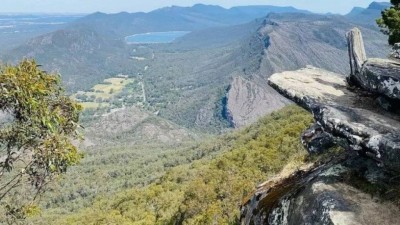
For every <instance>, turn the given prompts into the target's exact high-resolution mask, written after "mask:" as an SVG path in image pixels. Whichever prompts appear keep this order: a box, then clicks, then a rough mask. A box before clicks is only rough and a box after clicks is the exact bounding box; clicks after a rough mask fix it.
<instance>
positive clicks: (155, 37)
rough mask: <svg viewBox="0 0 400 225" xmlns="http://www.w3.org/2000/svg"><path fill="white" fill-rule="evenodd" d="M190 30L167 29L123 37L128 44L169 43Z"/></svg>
mask: <svg viewBox="0 0 400 225" xmlns="http://www.w3.org/2000/svg"><path fill="white" fill-rule="evenodd" d="M188 33H190V31H168V32H150V33H144V34H135V35H131V36H128V37H126V38H125V40H126V42H127V43H128V44H156V43H171V42H173V41H174V40H175V39H177V38H179V37H182V36H184V35H186V34H188Z"/></svg>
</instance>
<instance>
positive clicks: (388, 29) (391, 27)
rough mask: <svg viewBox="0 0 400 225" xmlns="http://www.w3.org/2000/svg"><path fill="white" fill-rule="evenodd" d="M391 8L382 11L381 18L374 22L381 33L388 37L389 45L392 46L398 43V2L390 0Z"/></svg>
mask: <svg viewBox="0 0 400 225" xmlns="http://www.w3.org/2000/svg"><path fill="white" fill-rule="evenodd" d="M390 2H391V4H392V6H391V7H390V8H389V9H385V10H384V11H382V18H379V19H378V20H377V21H376V22H377V23H378V25H379V27H381V28H382V29H381V30H382V32H383V33H384V34H386V35H389V44H390V45H394V44H395V43H398V42H400V1H399V0H391V1H390Z"/></svg>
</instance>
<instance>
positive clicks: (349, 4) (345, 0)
mask: <svg viewBox="0 0 400 225" xmlns="http://www.w3.org/2000/svg"><path fill="white" fill-rule="evenodd" d="M0 1H1V7H0V12H1V13H33V12H35V13H92V12H97V11H100V12H106V13H115V12H121V11H126V12H148V11H151V10H154V9H157V8H161V7H165V6H171V5H178V6H191V5H194V4H196V3H203V4H212V5H221V6H223V7H226V8H229V7H232V6H239V5H276V6H294V7H296V8H299V9H307V10H310V11H312V12H317V13H327V12H331V13H340V14H346V13H348V12H349V11H350V10H351V9H352V8H353V7H354V6H361V7H367V6H368V5H369V4H370V3H371V2H372V1H373V0H0Z"/></svg>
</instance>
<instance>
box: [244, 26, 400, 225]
mask: <svg viewBox="0 0 400 225" xmlns="http://www.w3.org/2000/svg"><path fill="white" fill-rule="evenodd" d="M348 41H349V56H350V67H351V75H350V76H349V77H348V78H346V77H345V76H343V75H341V74H337V73H333V72H330V71H326V70H323V69H318V68H315V67H312V66H308V67H307V68H304V69H301V70H297V71H288V72H282V73H277V74H274V75H272V76H271V77H270V79H269V84H270V85H271V86H272V87H273V88H274V89H276V90H277V91H278V92H280V93H281V94H282V95H284V96H286V97H287V98H289V99H290V100H292V101H294V102H296V103H297V104H299V105H301V106H302V107H304V108H306V109H307V110H309V111H310V112H312V113H313V115H314V118H315V120H316V124H315V125H313V126H312V127H311V128H310V129H309V130H307V131H305V132H304V133H303V135H302V141H303V144H304V145H305V146H306V147H307V148H308V150H309V152H310V153H321V152H323V151H324V150H326V149H327V148H329V147H331V146H332V143H333V142H334V143H335V144H337V145H339V146H342V147H343V148H344V149H345V150H346V151H345V152H343V153H339V154H334V155H331V157H332V158H331V159H330V160H329V161H325V162H323V161H322V162H321V163H320V164H315V165H313V166H311V167H310V168H307V169H301V170H299V171H297V172H294V173H293V174H291V175H289V176H287V177H283V178H281V179H278V180H272V181H269V182H265V183H264V184H262V185H260V186H259V187H258V188H257V191H256V192H255V193H254V195H253V196H251V197H250V198H249V199H246V200H245V201H244V204H243V206H242V208H241V223H242V224H243V225H250V224H253V225H258V224H260V225H261V224H270V225H275V224H276V225H278V224H279V225H281V224H284V225H298V224H313V225H314V224H315V225H333V224H341V225H342V224H345V225H347V224H348V225H350V224H351V225H361V224H368V225H371V224H376V225H382V224H400V209H399V203H398V202H400V200H399V199H400V191H399V190H400V177H399V176H398V173H399V172H400V114H399V113H397V112H396V110H395V111H393V110H392V111H391V110H388V109H389V108H390V107H391V106H392V103H398V99H399V98H398V95H399V90H400V87H399V86H398V85H399V79H398V78H399V74H400V73H399V72H400V64H398V63H397V62H394V61H390V60H383V59H368V58H367V57H366V54H365V50H364V47H363V41H362V37H361V33H360V32H359V30H357V29H353V30H352V31H351V32H350V33H349V34H348ZM374 196H375V197H374ZM396 199H397V200H396ZM396 201H397V204H394V203H395V202H396Z"/></svg>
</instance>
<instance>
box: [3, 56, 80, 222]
mask: <svg viewBox="0 0 400 225" xmlns="http://www.w3.org/2000/svg"><path fill="white" fill-rule="evenodd" d="M0 84H1V88H0V114H1V115H0V116H1V119H0V149H1V151H0V220H3V219H5V218H4V217H3V216H4V215H7V216H8V219H11V220H18V219H23V218H24V217H25V216H26V215H27V214H31V213H33V212H34V211H36V208H35V207H34V203H35V200H37V198H38V197H39V196H40V195H41V194H42V193H43V192H44V191H45V188H46V185H47V184H48V183H49V182H50V181H51V180H52V178H53V177H55V176H57V175H59V174H61V173H65V172H66V171H67V168H68V167H70V166H71V165H74V164H76V163H78V162H79V160H80V159H81V154H79V153H78V151H77V148H76V147H75V146H74V145H73V144H72V143H71V139H73V138H78V134H77V131H76V130H77V128H78V121H79V113H80V111H81V106H80V105H78V104H76V103H75V102H74V101H72V100H71V99H70V98H68V97H67V96H65V95H64V92H63V90H62V88H61V86H60V77H59V76H58V75H53V74H48V73H46V72H44V71H42V70H41V69H40V68H39V66H38V65H37V64H36V63H35V61H29V60H23V61H22V62H21V63H19V64H18V65H16V66H10V65H2V66H1V68H0Z"/></svg>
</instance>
